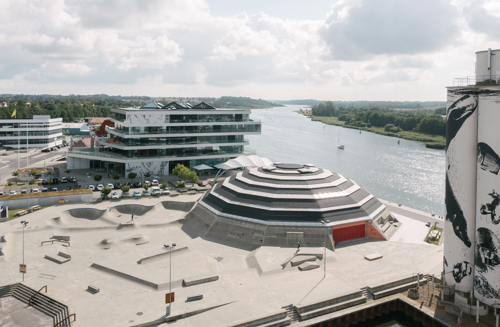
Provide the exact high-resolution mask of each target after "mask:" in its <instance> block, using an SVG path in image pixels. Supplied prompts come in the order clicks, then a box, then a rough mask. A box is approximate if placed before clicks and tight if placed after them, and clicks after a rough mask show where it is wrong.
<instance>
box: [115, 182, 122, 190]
mask: <svg viewBox="0 0 500 327" xmlns="http://www.w3.org/2000/svg"><path fill="white" fill-rule="evenodd" d="M122 186H123V185H122V183H118V182H116V183H115V190H119V189H121V188H122Z"/></svg>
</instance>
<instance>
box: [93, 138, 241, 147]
mask: <svg viewBox="0 0 500 327" xmlns="http://www.w3.org/2000/svg"><path fill="white" fill-rule="evenodd" d="M194 138H196V137H194ZM190 139H192V138H188V139H186V138H157V139H155V140H149V139H148V138H142V139H131V138H126V139H121V140H120V139H117V138H104V137H101V138H99V139H98V140H99V143H100V145H101V146H111V147H113V146H115V145H117V146H120V147H124V146H141V147H142V146H169V145H197V144H201V145H209V144H222V143H228V144H231V143H245V144H249V140H248V139H241V140H228V139H227V138H224V139H222V138H220V139H215V140H209V141H204V140H190Z"/></svg>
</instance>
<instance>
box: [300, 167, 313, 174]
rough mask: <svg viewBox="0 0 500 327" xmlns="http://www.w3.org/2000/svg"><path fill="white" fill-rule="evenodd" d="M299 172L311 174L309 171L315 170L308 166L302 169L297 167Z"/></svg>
mask: <svg viewBox="0 0 500 327" xmlns="http://www.w3.org/2000/svg"><path fill="white" fill-rule="evenodd" d="M297 170H298V172H299V173H301V174H309V173H312V172H313V171H312V170H310V169H308V168H300V169H297Z"/></svg>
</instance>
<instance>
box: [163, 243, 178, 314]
mask: <svg viewBox="0 0 500 327" xmlns="http://www.w3.org/2000/svg"><path fill="white" fill-rule="evenodd" d="M164 246H165V247H166V248H168V249H169V252H170V253H169V256H170V265H169V266H170V274H169V282H168V288H169V290H168V307H167V313H166V316H167V317H168V316H170V310H171V307H172V248H173V247H174V246H176V244H175V243H172V245H170V244H164Z"/></svg>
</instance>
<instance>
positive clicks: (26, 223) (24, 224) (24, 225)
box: [21, 220, 28, 282]
mask: <svg viewBox="0 0 500 327" xmlns="http://www.w3.org/2000/svg"><path fill="white" fill-rule="evenodd" d="M21 225H23V266H24V227H26V225H28V222H27V221H26V220H23V221H21ZM23 282H24V273H23Z"/></svg>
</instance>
